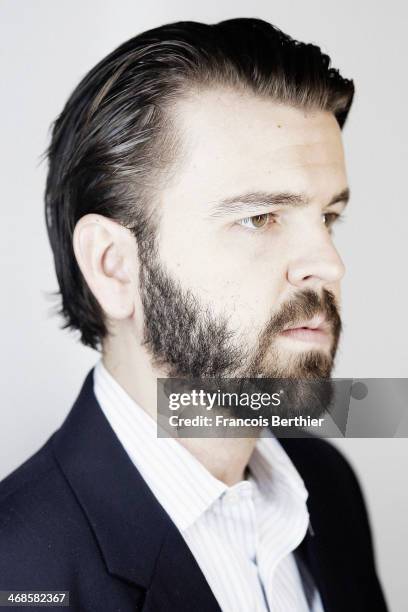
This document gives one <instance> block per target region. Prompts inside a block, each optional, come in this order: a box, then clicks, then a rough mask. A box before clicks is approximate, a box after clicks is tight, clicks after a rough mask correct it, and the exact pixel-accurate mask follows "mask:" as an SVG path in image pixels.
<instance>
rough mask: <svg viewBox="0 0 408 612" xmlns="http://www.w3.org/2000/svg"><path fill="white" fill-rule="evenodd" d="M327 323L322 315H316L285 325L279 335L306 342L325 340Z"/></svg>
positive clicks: (327, 330)
mask: <svg viewBox="0 0 408 612" xmlns="http://www.w3.org/2000/svg"><path fill="white" fill-rule="evenodd" d="M328 332H329V325H328V323H327V320H326V318H325V316H324V315H316V316H315V317H313V318H312V319H309V320H307V321H302V322H300V323H296V324H293V325H290V326H288V327H286V328H285V329H284V330H283V331H282V333H281V335H282V336H285V337H289V338H292V339H294V340H303V341H306V342H319V343H320V342H324V341H327V338H328V335H329V334H328Z"/></svg>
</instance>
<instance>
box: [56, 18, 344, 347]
mask: <svg viewBox="0 0 408 612" xmlns="http://www.w3.org/2000/svg"><path fill="white" fill-rule="evenodd" d="M214 85H222V86H229V87H235V88H241V89H242V88H244V89H246V90H248V91H251V92H254V93H255V94H257V95H261V96H269V97H271V98H273V99H274V100H276V101H280V102H284V103H288V104H290V105H293V106H296V107H303V108H310V109H322V110H328V111H330V112H333V113H334V115H335V117H336V118H337V121H338V123H339V125H340V127H342V126H343V125H344V122H345V120H346V117H347V114H348V111H349V108H350V105H351V102H352V99H353V93H354V86H353V83H352V81H350V80H347V79H344V78H343V77H341V76H340V74H339V72H338V71H337V70H335V69H334V68H331V67H330V58H329V57H328V56H327V55H325V54H323V53H322V52H321V50H320V49H319V47H317V46H315V45H311V44H305V43H301V42H298V41H295V40H293V39H292V38H290V37H289V36H288V35H286V34H284V33H283V32H281V31H280V30H279V29H278V28H276V27H274V26H272V25H270V24H269V23H266V22H264V21H261V20H259V19H231V20H228V21H223V22H221V23H218V24H215V25H205V24H202V23H195V22H180V23H174V24H169V25H165V26H162V27H159V28H156V29H153V30H150V31H148V32H144V33H143V34H140V35H139V36H135V37H134V38H132V39H131V40H129V41H127V42H126V43H124V44H122V45H121V46H120V47H119V48H118V49H116V50H115V51H113V52H112V53H111V54H110V55H108V56H107V57H106V58H105V59H103V60H102V61H101V62H100V63H99V64H97V65H96V66H95V67H94V68H93V69H92V70H91V71H90V72H89V73H88V74H87V75H86V76H85V77H84V78H83V79H82V81H81V82H80V83H79V85H78V86H77V87H76V89H75V90H74V92H73V93H72V94H71V96H70V98H69V100H68V102H67V103H66V105H65V108H64V109H63V111H62V113H61V115H60V116H59V117H58V119H57V120H56V121H55V123H54V126H53V130H52V138H51V143H50V146H49V149H48V160H49V171H48V179H47V186H46V194H45V206H46V223H47V229H48V235H49V239H50V242H51V247H52V250H53V254H54V261H55V268H56V274H57V278H58V283H59V294H60V296H61V306H60V314H62V315H63V317H64V320H65V325H64V327H69V328H72V329H76V330H79V332H80V335H81V341H82V342H83V343H84V344H85V345H88V346H91V347H93V348H98V347H99V346H100V343H101V341H102V339H103V338H104V337H105V336H106V334H107V331H108V330H107V327H106V321H105V317H104V314H103V311H102V308H101V307H100V305H99V303H98V302H97V300H96V299H95V297H94V296H93V294H92V293H91V291H90V289H89V288H88V286H87V284H86V282H85V280H84V278H83V276H82V274H81V272H80V270H79V267H78V264H77V262H76V259H75V255H74V251H73V246H72V236H73V231H74V228H75V224H76V223H77V221H78V220H79V219H80V218H81V217H82V216H83V215H85V214H87V213H98V214H102V215H105V216H107V217H110V218H112V219H114V220H116V221H118V222H120V223H122V224H123V225H125V226H126V227H129V228H130V229H131V230H132V231H133V232H134V234H135V237H136V239H137V240H138V242H139V243H140V242H142V241H143V240H145V239H146V236H147V232H148V231H149V228H150V229H151V227H152V226H151V223H150V221H149V213H150V212H151V210H152V204H153V200H154V195H153V194H154V191H155V190H157V186H158V185H160V179H161V180H163V177H164V176H165V174H166V172H170V171H171V169H173V171H174V163H173V162H174V161H175V160H177V158H178V156H177V155H176V154H177V152H178V151H179V149H180V147H179V146H178V140H177V134H176V131H175V130H174V129H172V123H171V113H169V112H168V111H169V109H171V106H172V103H174V102H175V100H177V99H179V98H180V97H181V96H182V95H183V94H185V93H188V92H189V91H191V90H194V89H198V90H199V89H200V88H202V87H211V86H214Z"/></svg>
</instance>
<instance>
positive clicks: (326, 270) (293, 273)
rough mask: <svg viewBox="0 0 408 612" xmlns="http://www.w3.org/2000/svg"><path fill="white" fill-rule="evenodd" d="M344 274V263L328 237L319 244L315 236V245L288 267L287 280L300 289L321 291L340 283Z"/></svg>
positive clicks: (303, 252) (298, 255) (305, 250)
mask: <svg viewBox="0 0 408 612" xmlns="http://www.w3.org/2000/svg"><path fill="white" fill-rule="evenodd" d="M344 274H345V267H344V263H343V261H342V259H341V257H340V255H339V253H338V252H337V250H336V248H335V246H334V244H333V242H332V240H331V238H330V237H329V236H327V235H326V236H325V237H324V239H323V240H320V241H319V242H318V239H317V236H315V240H314V244H313V243H312V244H311V245H310V246H308V247H307V248H305V249H304V250H302V252H299V251H298V252H297V253H296V256H295V257H294V258H293V259H292V260H291V262H290V264H289V266H288V271H287V279H288V281H289V282H290V283H291V284H292V285H294V286H295V287H297V288H299V289H315V290H319V289H321V288H323V287H325V285H329V284H333V283H337V282H339V281H340V280H341V279H342V278H343V276H344Z"/></svg>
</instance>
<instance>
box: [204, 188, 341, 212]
mask: <svg viewBox="0 0 408 612" xmlns="http://www.w3.org/2000/svg"><path fill="white" fill-rule="evenodd" d="M349 199H350V190H349V188H346V189H343V191H341V192H340V193H338V194H337V195H335V196H334V197H333V198H332V199H331V200H330V202H328V204H327V206H333V205H334V204H338V203H339V202H342V203H344V205H347V203H348V201H349ZM308 204H309V200H308V198H307V197H306V196H305V195H304V194H301V193H289V192H282V193H268V192H266V191H250V192H247V193H243V194H240V195H236V196H233V197H229V198H225V199H223V200H221V201H220V202H216V204H215V205H214V207H213V208H212V210H211V213H210V216H211V217H220V216H223V215H225V214H231V213H237V212H242V211H244V210H245V209H246V208H247V207H251V210H256V209H257V208H260V209H264V208H265V207H266V206H291V207H303V206H307V205H308Z"/></svg>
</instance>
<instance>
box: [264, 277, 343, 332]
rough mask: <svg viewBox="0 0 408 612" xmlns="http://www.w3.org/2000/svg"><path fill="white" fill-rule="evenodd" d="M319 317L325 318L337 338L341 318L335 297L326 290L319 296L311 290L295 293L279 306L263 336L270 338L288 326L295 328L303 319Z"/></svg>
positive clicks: (340, 326) (340, 327)
mask: <svg viewBox="0 0 408 612" xmlns="http://www.w3.org/2000/svg"><path fill="white" fill-rule="evenodd" d="M319 315H322V316H324V317H325V319H326V322H327V324H328V325H329V326H330V327H331V330H332V332H333V335H334V336H335V338H338V336H339V335H340V332H341V329H342V323H341V318H340V314H339V311H338V308H337V305H336V299H335V296H334V294H333V293H332V292H331V291H329V290H327V289H324V290H323V291H322V294H321V295H319V294H318V293H316V292H315V291H313V290H311V289H307V290H304V291H301V292H299V293H296V294H295V295H294V296H293V297H292V298H291V299H290V300H289V301H288V302H285V303H284V304H283V305H282V306H281V308H280V310H279V312H277V313H274V314H273V315H272V316H271V318H270V320H269V322H268V323H267V325H266V328H265V330H264V332H263V335H264V336H267V337H270V336H271V335H276V334H279V333H281V332H282V331H283V330H284V329H286V328H287V327H288V326H296V324H301V323H302V322H303V321H304V320H305V319H307V320H308V319H312V318H313V317H315V316H319Z"/></svg>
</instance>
